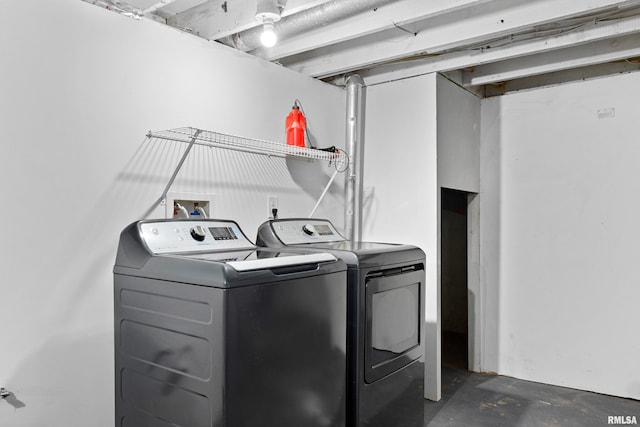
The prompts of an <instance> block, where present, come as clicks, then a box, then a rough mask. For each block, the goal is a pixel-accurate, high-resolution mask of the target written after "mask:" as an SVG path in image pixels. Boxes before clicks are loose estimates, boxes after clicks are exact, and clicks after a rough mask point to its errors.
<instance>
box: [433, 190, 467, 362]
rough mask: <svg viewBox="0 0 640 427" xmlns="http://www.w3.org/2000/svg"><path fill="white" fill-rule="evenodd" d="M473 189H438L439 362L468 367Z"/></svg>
mask: <svg viewBox="0 0 640 427" xmlns="http://www.w3.org/2000/svg"><path fill="white" fill-rule="evenodd" d="M470 196H472V193H467V192H465V191H458V190H450V189H447V188H442V190H441V203H440V206H441V211H440V218H441V222H440V223H441V239H440V245H441V247H440V254H441V270H440V272H441V294H440V295H441V322H442V323H441V331H442V364H443V365H444V366H450V367H454V368H459V369H464V370H468V369H469V344H468V343H469V326H468V325H469V308H468V307H469V283H468V267H467V266H468V252H469V246H468V235H469V234H468V212H469V209H468V207H469V200H470Z"/></svg>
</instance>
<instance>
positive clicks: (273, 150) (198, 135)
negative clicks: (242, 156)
mask: <svg viewBox="0 0 640 427" xmlns="http://www.w3.org/2000/svg"><path fill="white" fill-rule="evenodd" d="M147 137H148V138H160V139H167V140H172V141H181V142H184V143H191V142H192V141H194V140H195V141H194V142H193V143H194V144H197V145H205V146H209V147H219V148H224V149H229V150H236V151H242V152H247V153H253V154H260V155H264V156H276V157H300V158H304V159H313V160H326V161H329V162H336V163H341V164H344V163H346V162H347V161H348V159H347V155H346V153H345V152H344V151H342V150H337V151H336V152H330V151H323V150H317V149H313V148H306V147H294V146H291V145H286V144H281V143H277V142H272V141H266V140H262V139H254V138H246V137H240V136H235V135H227V134H222V133H218V132H212V131H208V130H202V129H197V128H193V127H184V128H176V129H169V130H163V131H157V132H155V131H150V132H149V133H148V134H147Z"/></svg>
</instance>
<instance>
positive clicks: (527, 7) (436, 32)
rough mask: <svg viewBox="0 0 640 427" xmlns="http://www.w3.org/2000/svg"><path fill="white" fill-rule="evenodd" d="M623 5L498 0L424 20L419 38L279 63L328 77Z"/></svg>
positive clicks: (385, 36)
mask: <svg viewBox="0 0 640 427" xmlns="http://www.w3.org/2000/svg"><path fill="white" fill-rule="evenodd" d="M618 3H620V2H616V1H614V0H591V1H588V2H587V1H584V2H576V1H575V0H538V1H533V2H532V1H529V0H518V1H513V0H508V1H507V0H496V1H492V2H488V3H483V4H480V5H477V6H474V7H471V8H469V9H465V10H463V11H461V12H453V13H451V14H447V15H441V16H438V17H436V18H434V19H432V20H428V21H423V22H422V23H421V26H422V28H420V29H419V31H418V33H417V34H416V35H415V36H414V35H412V34H407V33H405V32H403V31H397V30H396V31H395V32H394V33H393V34H389V33H388V32H383V33H378V34H377V35H376V36H374V37H372V39H371V40H368V41H367V43H365V44H363V43H355V42H354V43H350V44H341V45H334V46H331V47H329V48H323V49H319V50H316V51H309V52H306V53H304V54H301V55H298V56H294V57H291V58H285V59H283V60H281V61H280V62H281V63H282V64H283V65H285V66H287V67H289V68H292V69H294V70H297V71H299V72H301V73H303V74H307V75H310V76H313V77H318V78H324V77H328V76H332V75H336V74H340V73H345V72H350V71H354V70H358V69H361V68H365V67H367V66H369V65H371V64H381V63H384V62H388V61H393V60H397V59H400V58H406V57H410V56H414V55H420V54H436V53H441V52H444V51H447V50H454V49H458V48H461V47H465V46H470V45H474V44H481V43H486V42H487V41H488V40H492V39H497V38H500V37H505V36H508V35H510V34H514V33H518V32H523V31H526V30H531V29H533V28H534V27H535V26H537V25H541V24H544V23H549V22H554V21H558V20H562V19H567V18H570V17H573V16H577V15H580V14H587V13H593V12H596V11H599V10H603V9H607V8H610V7H612V6H613V7H615V6H617V4H618ZM465 15H468V16H465ZM373 46H375V49H372V47H373Z"/></svg>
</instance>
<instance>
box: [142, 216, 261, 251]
mask: <svg viewBox="0 0 640 427" xmlns="http://www.w3.org/2000/svg"><path fill="white" fill-rule="evenodd" d="M139 228H140V235H141V237H142V240H143V241H144V242H145V244H146V245H147V248H149V250H150V251H151V252H153V253H154V254H164V253H184V252H200V251H226V250H237V249H253V248H255V246H254V245H253V244H252V243H251V242H250V241H249V240H248V239H247V237H246V236H245V235H244V233H243V232H242V230H240V227H239V226H238V224H236V223H235V222H234V221H229V220H209V219H201V220H187V221H176V220H159V221H149V222H142V223H140V225H139Z"/></svg>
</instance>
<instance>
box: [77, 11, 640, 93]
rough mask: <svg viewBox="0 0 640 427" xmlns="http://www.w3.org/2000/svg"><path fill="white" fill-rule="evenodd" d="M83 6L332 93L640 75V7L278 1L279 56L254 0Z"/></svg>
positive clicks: (477, 89)
mask: <svg viewBox="0 0 640 427" xmlns="http://www.w3.org/2000/svg"><path fill="white" fill-rule="evenodd" d="M84 1H87V2H89V3H93V4H96V5H99V6H102V7H105V8H107V9H110V10H113V11H115V12H118V13H120V14H122V15H125V16H129V17H133V18H137V19H140V18H141V17H145V18H149V19H154V20H156V21H159V22H161V23H166V24H168V25H171V26H173V27H176V28H178V29H182V30H185V31H188V32H190V33H193V34H194V35H197V36H200V37H203V38H206V39H208V40H212V41H216V42H220V43H223V44H226V45H228V46H230V47H232V48H235V49H238V50H241V51H244V52H248V54H251V55H255V56H259V57H262V58H264V59H266V60H269V61H273V62H276V63H279V64H280V65H282V66H284V67H287V68H290V69H293V70H296V71H298V72H300V73H303V74H306V75H309V76H311V77H316V78H320V79H323V80H325V81H327V82H330V83H333V84H336V85H340V84H342V83H343V81H344V79H343V76H345V75H347V74H349V73H354V72H357V73H359V74H360V75H361V76H362V77H363V78H364V80H365V83H366V84H367V85H372V84H379V83H382V82H386V81H390V80H396V79H402V78H408V77H412V76H416V75H421V74H427V73H434V72H441V73H445V74H446V75H447V76H448V77H449V78H451V79H453V80H455V81H456V82H458V83H459V84H461V85H463V86H465V87H467V88H468V89H469V90H471V91H473V92H474V93H477V94H480V95H487V94H489V93H494V94H497V93H504V92H505V91H508V90H519V88H528V87H531V86H535V85H544V84H555V83H553V82H558V81H561V80H562V79H566V80H567V81H570V80H571V79H572V77H571V76H572V75H576V76H601V75H604V74H606V73H608V72H610V73H620V72H630V71H635V70H639V69H640V65H639V63H638V57H640V52H639V51H638V48H636V46H640V0H448V1H435V0H273V1H277V2H278V3H279V4H280V5H284V6H285V8H284V11H283V14H282V19H281V20H280V21H279V22H277V23H276V25H275V31H276V32H277V33H278V39H279V42H278V43H279V44H278V45H277V46H276V47H274V48H271V49H265V48H261V47H260V42H261V37H260V36H261V34H262V28H261V27H260V23H259V22H258V21H257V20H256V19H255V12H256V7H257V0H84ZM573 70H575V73H573V74H572V71H573Z"/></svg>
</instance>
